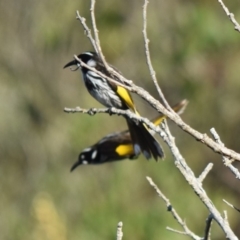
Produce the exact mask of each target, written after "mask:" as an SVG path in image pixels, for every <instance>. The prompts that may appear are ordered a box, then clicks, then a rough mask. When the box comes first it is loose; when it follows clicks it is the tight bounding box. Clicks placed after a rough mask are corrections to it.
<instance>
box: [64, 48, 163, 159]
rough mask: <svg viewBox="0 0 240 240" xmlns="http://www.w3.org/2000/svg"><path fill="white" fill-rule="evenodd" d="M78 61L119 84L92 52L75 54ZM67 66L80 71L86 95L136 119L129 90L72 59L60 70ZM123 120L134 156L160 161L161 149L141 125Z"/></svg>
mask: <svg viewBox="0 0 240 240" xmlns="http://www.w3.org/2000/svg"><path fill="white" fill-rule="evenodd" d="M78 59H80V60H81V61H82V62H83V63H85V64H87V66H89V67H91V68H94V69H96V70H97V71H100V72H101V73H103V74H104V75H106V76H107V77H110V78H113V79H114V80H115V81H117V82H119V83H121V84H123V83H122V82H121V81H120V79H119V78H117V77H116V76H112V74H110V73H109V72H108V71H107V69H106V67H105V65H104V64H103V62H102V60H101V58H100V57H99V55H98V54H97V53H96V52H91V51H87V52H83V53H81V54H79V55H78ZM71 66H77V68H76V69H75V70H77V69H80V70H81V72H82V78H83V81H84V83H85V86H86V88H87V90H88V92H89V93H90V95H91V96H92V97H93V98H95V99H96V100H97V101H99V102H100V103H101V104H103V105H104V106H106V107H108V108H111V107H114V108H117V109H121V110H131V111H132V112H134V113H135V114H137V115H139V116H140V114H139V113H138V111H137V109H136V106H135V104H134V102H133V99H132V97H131V95H130V93H129V91H128V90H127V89H126V88H124V87H122V86H120V85H118V84H116V83H114V82H112V81H109V80H108V79H107V78H104V77H102V76H100V75H99V74H98V73H96V72H94V71H92V70H89V69H88V68H87V67H84V66H82V65H81V63H80V62H79V61H77V60H76V59H74V60H73V61H70V62H69V63H67V64H66V65H65V66H64V68H67V67H71ZM125 118H126V117H125ZM126 121H127V125H128V129H129V132H130V135H131V139H132V143H133V149H134V153H135V155H139V154H140V153H141V152H142V153H143V155H144V156H145V157H146V159H150V158H152V157H153V158H154V159H155V160H156V161H157V160H158V158H160V159H162V158H164V152H163V149H162V147H161V146H160V144H159V143H158V141H157V140H156V139H155V138H154V137H153V136H152V135H151V133H150V132H149V130H148V128H147V127H146V126H145V125H144V124H143V123H142V122H137V121H135V120H132V119H129V118H126Z"/></svg>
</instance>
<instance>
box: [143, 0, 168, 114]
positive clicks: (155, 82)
mask: <svg viewBox="0 0 240 240" xmlns="http://www.w3.org/2000/svg"><path fill="white" fill-rule="evenodd" d="M148 3H149V1H148V0H144V5H143V31H142V32H143V39H144V46H145V54H146V60H147V65H148V68H149V72H150V75H151V77H152V80H153V83H154V85H155V87H156V89H157V91H158V94H159V96H160V98H161V99H162V101H163V103H164V105H165V106H166V108H167V109H168V110H169V111H172V108H171V107H170V105H169V104H168V102H167V100H166V98H165V97H164V94H163V92H162V90H161V88H160V86H159V84H158V81H157V78H156V72H155V71H154V69H153V66H152V62H151V58H150V51H149V42H150V40H149V39H148V37H147V5H148Z"/></svg>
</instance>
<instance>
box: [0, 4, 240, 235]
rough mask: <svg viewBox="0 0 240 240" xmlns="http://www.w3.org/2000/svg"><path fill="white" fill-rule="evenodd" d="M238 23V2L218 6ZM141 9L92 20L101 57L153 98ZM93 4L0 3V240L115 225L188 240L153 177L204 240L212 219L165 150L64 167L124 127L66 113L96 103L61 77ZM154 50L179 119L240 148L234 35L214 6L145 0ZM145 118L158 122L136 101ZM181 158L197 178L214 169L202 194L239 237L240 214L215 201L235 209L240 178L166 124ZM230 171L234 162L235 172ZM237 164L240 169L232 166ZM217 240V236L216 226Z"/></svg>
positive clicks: (80, 47) (111, 10)
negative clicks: (150, 156) (160, 157)
mask: <svg viewBox="0 0 240 240" xmlns="http://www.w3.org/2000/svg"><path fill="white" fill-rule="evenodd" d="M226 4H227V5H228V7H229V8H230V10H231V11H233V12H234V13H235V16H236V18H237V19H240V5H239V3H237V2H236V1H234V0H231V1H230V0H228V1H226ZM142 5H143V2H142V1H137V0H132V1H128V0H105V1H103V0H99V1H97V6H96V19H97V22H98V28H99V31H100V39H101V43H102V48H103V52H104V54H105V56H106V58H107V60H108V61H109V62H110V63H112V64H113V65H115V66H116V67H118V68H119V69H120V70H121V71H122V72H123V74H124V75H125V76H126V77H127V78H129V79H133V80H134V81H135V82H136V83H137V84H139V85H140V86H142V87H145V88H146V89H147V90H148V91H149V92H150V93H151V94H153V95H154V96H155V97H156V98H157V97H158V96H157V93H156V91H155V90H154V86H153V84H152V82H151V80H150V77H149V72H148V69H147V66H146V63H145V62H146V61H145V54H144V45H143V38H142ZM89 8H90V1H83V0H82V1H63V0H58V1H57V0H51V1H47V0H42V1H36V0H19V1H16V0H15V1H14V0H1V1H0V32H1V34H0V43H1V44H0V68H1V71H0V84H1V85H0V99H1V101H0V111H1V118H0V123H1V124H0V132H1V134H0V148H1V151H0V155H1V165H0V178H1V179H0V181H1V183H0V186H1V194H0V237H1V239H9V240H10V239H11V240H12V239H15V240H18V239H25V240H28V239H29V240H30V239H37V240H38V239H49V240H56V239H58V240H59V239H60V240H65V239H71V240H77V239H85V240H88V239H90V240H91V239H114V238H115V232H116V225H117V223H118V221H123V224H124V225H123V231H124V239H151V240H155V239H187V237H186V236H181V235H177V234H175V233H171V232H169V231H167V230H166V226H170V227H173V228H177V229H180V230H181V228H180V227H179V226H178V225H177V223H176V221H174V220H173V218H172V217H171V215H170V214H169V213H168V212H167V211H166V206H165V205H164V203H163V202H162V201H161V200H160V199H159V198H158V196H157V194H156V193H155V192H154V191H153V189H152V188H151V187H150V186H149V184H148V183H147V181H146V179H145V177H146V176H150V177H152V178H153V180H154V181H155V182H156V183H157V184H158V186H159V187H160V188H161V190H162V191H163V192H164V193H165V194H166V195H167V197H168V198H169V199H170V200H171V202H172V204H173V206H174V207H175V208H176V209H177V211H178V212H179V214H180V215H181V216H182V218H184V219H185V220H186V222H187V224H188V226H189V228H190V229H191V230H193V231H194V232H195V233H196V234H199V235H201V236H203V233H204V227H205V219H206V217H207V216H208V211H207V210H206V208H205V207H204V206H203V205H202V203H201V202H200V201H199V199H198V198H197V197H196V196H195V194H194V193H193V191H192V190H191V189H190V187H189V186H188V185H187V184H186V182H185V180H184V179H183V177H182V176H181V175H180V174H179V172H178V171H177V169H176V168H175V165H174V162H173V159H172V156H171V154H170V153H169V151H168V149H167V146H166V145H165V144H164V143H163V142H162V140H161V139H159V141H160V142H161V143H162V145H163V147H164V149H165V152H166V155H167V157H166V159H165V161H163V162H158V163H156V162H154V161H146V160H145V159H144V158H142V157H141V158H139V160H136V161H129V160H126V161H122V162H116V163H110V164H104V165H99V166H80V167H79V168H77V169H76V170H75V171H74V172H73V173H70V171H69V170H70V167H71V166H72V164H73V163H74V162H75V161H76V160H77V156H78V154H79V152H80V151H81V150H82V149H84V148H85V147H87V146H89V145H91V144H93V143H95V142H96V141H98V140H99V139H100V138H101V137H103V136H104V135H106V134H108V133H110V132H112V131H117V130H123V129H125V128H126V124H125V121H124V120H123V119H122V118H121V117H117V116H112V117H109V116H108V115H104V114H102V115H96V116H94V117H90V116H87V115H81V114H71V115H69V114H66V113H64V112H63V108H64V107H75V106H81V107H86V108H88V107H100V106H101V105H100V104H99V103H97V102H96V101H95V100H94V99H92V98H91V97H90V96H89V95H88V93H87V91H86V89H85V86H84V84H83V82H82V80H81V79H80V74H79V72H71V71H70V70H69V69H67V70H63V66H64V64H66V63H67V62H68V61H70V60H71V59H73V55H74V54H79V53H80V52H83V51H86V50H92V48H91V45H90V43H89V41H88V39H87V38H86V36H85V35H84V32H83V29H82V26H81V24H80V22H78V21H77V20H76V19H75V12H76V10H79V11H80V13H81V14H82V15H84V16H85V17H86V18H87V23H89V24H90V14H89ZM148 35H149V38H150V40H151V42H150V49H151V57H152V61H153V65H154V67H155V70H156V73H157V77H158V79H159V83H160V86H161V87H162V90H163V92H164V94H165V95H166V98H167V99H168V100H169V102H170V103H171V104H174V103H176V102H178V101H180V100H182V99H184V98H186V99H188V100H189V101H190V104H189V106H188V108H187V110H186V111H185V113H184V115H183V116H182V117H183V119H184V120H185V121H186V122H187V123H188V124H190V125H191V126H192V127H194V128H196V129H198V130H199V131H201V132H203V133H208V134H209V129H210V128H211V127H215V128H216V130H217V131H218V133H219V134H220V136H221V138H222V140H223V141H224V143H225V144H226V146H227V147H229V148H232V149H234V150H235V151H239V144H240V141H239V133H240V124H239V121H240V117H239V116H240V109H239V96H240V94H239V92H240V81H239V59H240V34H239V33H237V32H235V31H234V28H233V25H232V24H231V23H230V21H229V20H228V18H227V16H226V15H225V14H224V12H223V10H222V9H221V7H220V5H219V4H218V2H217V1H208V0H205V1H200V0H198V1H188V0H169V1H157V0H152V1H150V4H149V8H148ZM136 104H137V106H138V108H139V109H140V111H141V113H142V114H143V115H145V116H149V117H150V116H153V117H154V116H156V112H154V111H153V110H152V109H151V108H150V107H149V106H148V105H147V104H146V103H144V102H143V101H142V100H140V99H136ZM169 125H170V128H171V130H172V132H173V134H174V135H175V137H176V142H177V145H178V146H179V148H180V150H181V152H182V154H183V156H184V157H185V158H186V160H187V162H188V164H189V165H190V166H191V168H192V169H193V170H194V172H195V174H196V175H197V176H198V175H199V174H200V173H201V171H202V170H203V169H204V167H205V166H206V164H207V163H209V162H213V163H214V167H213V170H212V171H211V172H210V174H209V175H208V177H207V179H206V180H205V181H204V187H205V189H206V191H207V193H208V194H209V196H210V197H211V199H212V201H213V203H214V204H215V205H216V207H217V208H218V209H219V210H220V211H221V212H222V211H223V210H225V209H227V210H228V216H229V221H230V224H231V226H232V228H233V229H234V231H235V232H236V233H237V234H238V235H240V229H239V224H240V216H239V214H238V213H237V212H236V211H234V210H232V209H230V208H229V207H228V206H226V204H224V203H223V202H222V199H223V198H224V199H226V200H228V201H230V202H232V203H233V204H235V205H236V206H238V207H240V204H239V194H240V187H239V186H240V185H239V181H238V180H236V179H235V177H234V176H233V175H232V174H231V173H230V171H229V170H228V169H227V168H225V167H223V164H222V162H221V157H220V155H217V154H214V153H213V152H212V151H211V150H209V149H208V148H207V147H205V146H203V145H202V144H200V143H198V142H196V141H195V140H194V139H193V138H192V137H190V136H188V135H187V134H186V133H184V132H182V131H181V130H180V129H179V128H177V127H176V126H175V125H174V124H172V123H171V122H170V121H169ZM236 166H237V165H236ZM238 166H239V165H238ZM212 238H213V239H225V236H224V234H223V233H222V231H221V229H220V228H219V227H218V226H217V224H216V223H214V224H213V230H212Z"/></svg>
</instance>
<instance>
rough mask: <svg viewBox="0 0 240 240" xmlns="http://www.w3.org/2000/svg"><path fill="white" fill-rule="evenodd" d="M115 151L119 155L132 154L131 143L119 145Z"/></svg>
mask: <svg viewBox="0 0 240 240" xmlns="http://www.w3.org/2000/svg"><path fill="white" fill-rule="evenodd" d="M115 151H116V153H117V154H118V155H119V156H129V155H133V154H134V150H133V145H132V144H125V145H119V146H118V147H117V148H116V150H115Z"/></svg>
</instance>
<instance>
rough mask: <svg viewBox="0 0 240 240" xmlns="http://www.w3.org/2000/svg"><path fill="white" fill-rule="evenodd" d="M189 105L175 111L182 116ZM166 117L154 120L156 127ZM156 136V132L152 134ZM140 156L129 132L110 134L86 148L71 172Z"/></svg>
mask: <svg viewBox="0 0 240 240" xmlns="http://www.w3.org/2000/svg"><path fill="white" fill-rule="evenodd" d="M187 104H188V101H187V100H185V99H184V100H182V101H181V102H179V103H177V104H176V105H174V106H173V107H172V108H173V110H174V111H175V112H176V113H178V114H179V115H180V114H182V113H183V112H184V110H185V108H186V106H187ZM165 118H166V117H165V116H164V115H162V114H160V115H159V116H158V117H156V118H155V119H153V120H152V122H153V123H154V125H155V126H158V125H160V124H161V123H162V122H163V120H164V119H165ZM152 134H154V131H153V132H152ZM138 156H139V155H136V154H135V153H134V149H133V143H132V139H131V135H130V132H129V131H128V130H125V131H121V132H116V133H110V134H108V135H107V136H105V137H103V138H102V139H101V140H99V141H98V142H97V143H95V144H93V145H92V146H90V147H87V148H85V149H84V150H83V151H82V152H81V153H80V154H79V156H78V160H77V161H76V162H75V163H74V164H73V165H72V167H71V170H70V171H71V172H72V171H73V170H74V169H75V168H77V167H78V166H79V165H86V164H91V165H99V164H102V163H108V162H114V161H120V160H124V159H131V160H133V159H137V158H138Z"/></svg>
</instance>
